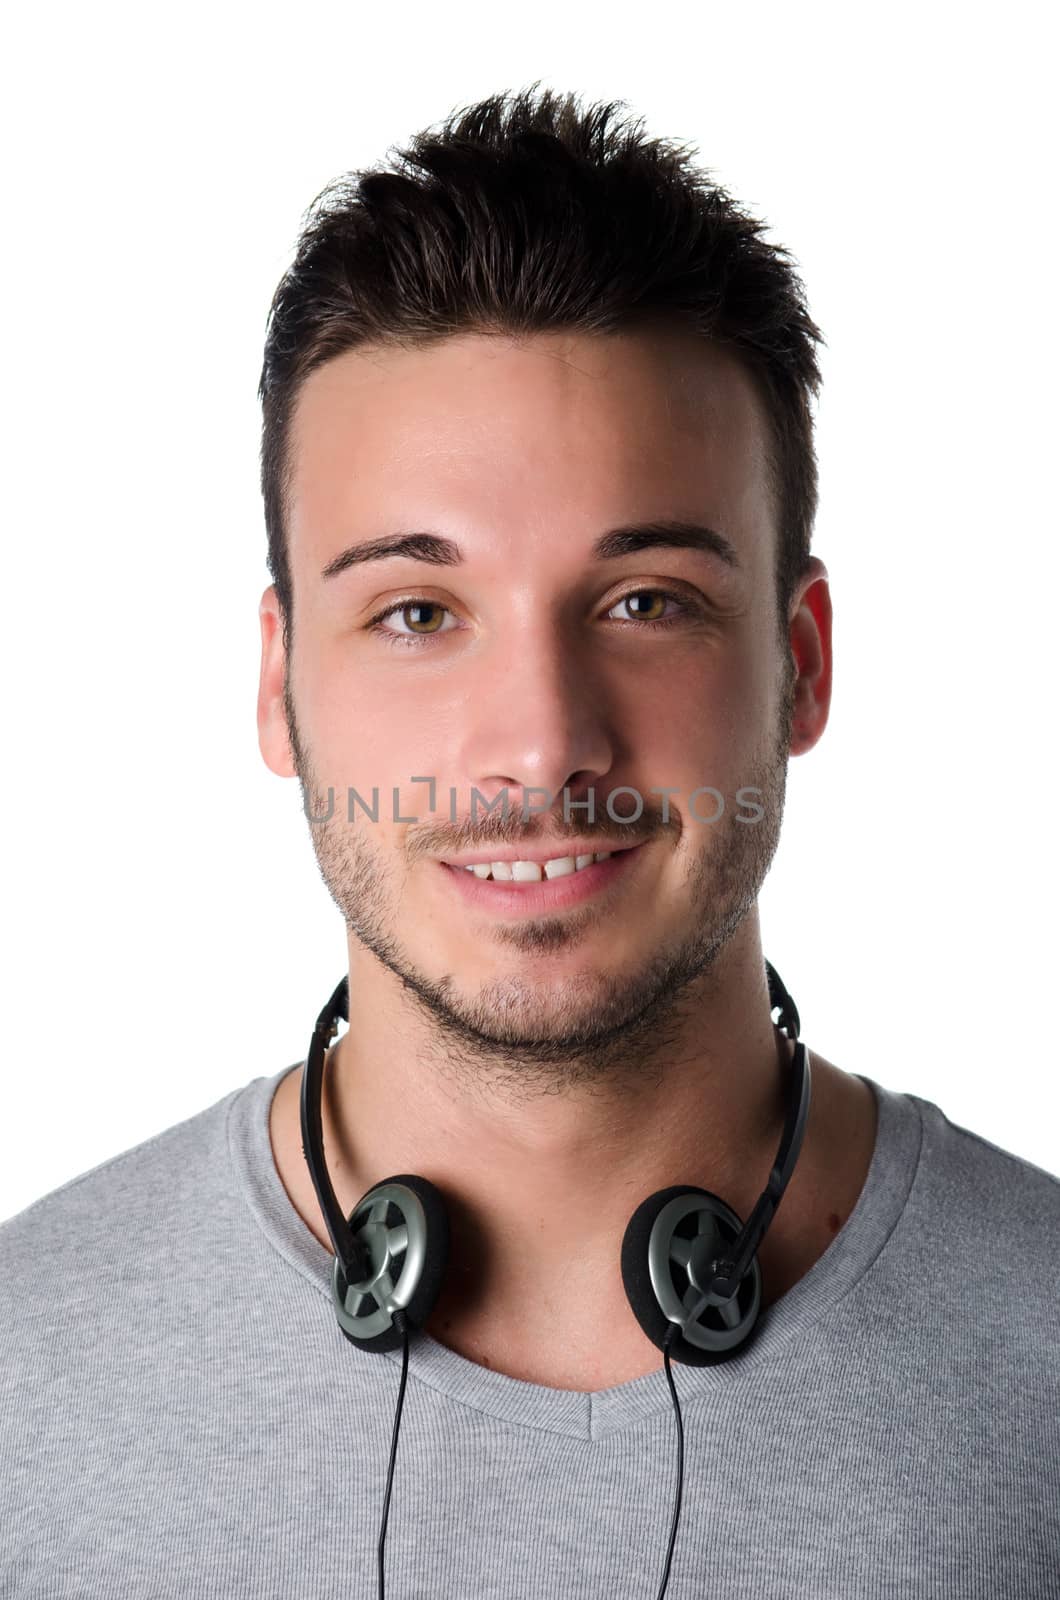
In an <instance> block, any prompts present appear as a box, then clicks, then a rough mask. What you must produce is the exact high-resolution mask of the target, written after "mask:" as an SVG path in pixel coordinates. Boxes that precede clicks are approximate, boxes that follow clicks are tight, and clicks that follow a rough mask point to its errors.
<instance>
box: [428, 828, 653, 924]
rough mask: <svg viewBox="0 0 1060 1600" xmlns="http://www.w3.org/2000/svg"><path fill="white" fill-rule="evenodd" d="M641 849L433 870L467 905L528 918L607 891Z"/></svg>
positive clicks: (622, 848) (448, 865)
mask: <svg viewBox="0 0 1060 1600" xmlns="http://www.w3.org/2000/svg"><path fill="white" fill-rule="evenodd" d="M646 842H647V841H645V843H646ZM643 848H644V845H643V844H636V845H626V846H620V847H619V848H617V849H615V850H594V851H592V852H591V853H590V852H589V851H580V852H577V853H576V854H574V855H569V856H549V857H545V858H543V859H541V860H537V861H528V860H526V859H523V858H510V859H507V860H505V859H503V858H502V859H500V860H494V861H453V862H445V861H443V862H440V863H439V865H440V866H441V867H442V869H443V871H444V872H445V875H446V877H447V878H448V879H449V880H450V882H451V883H452V884H453V887H454V889H457V890H459V891H460V892H461V895H462V897H463V898H464V899H465V900H466V901H467V902H468V903H470V904H472V905H477V906H479V907H480V908H481V909H483V910H492V911H495V912H498V913H499V914H500V915H502V916H506V915H511V916H517V915H520V914H522V915H526V914H531V915H532V914H535V913H541V914H544V913H547V912H550V911H560V910H563V909H564V908H565V907H567V906H575V905H578V904H580V903H581V902H582V901H584V900H586V899H589V898H591V897H592V896H593V895H595V894H597V893H599V892H600V891H602V890H604V889H606V888H608V887H609V885H610V884H612V883H613V882H617V879H618V878H619V877H621V876H623V875H624V872H625V869H626V868H627V866H629V865H630V864H631V863H632V862H634V861H636V860H638V859H639V857H640V854H641V851H642V850H643Z"/></svg>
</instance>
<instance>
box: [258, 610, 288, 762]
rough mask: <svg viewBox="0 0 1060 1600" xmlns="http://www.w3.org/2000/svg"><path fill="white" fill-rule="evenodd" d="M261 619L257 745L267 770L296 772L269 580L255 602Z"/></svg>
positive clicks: (277, 623)
mask: <svg viewBox="0 0 1060 1600" xmlns="http://www.w3.org/2000/svg"><path fill="white" fill-rule="evenodd" d="M258 620H259V621H260V623H261V675H260V677H259V679H258V748H259V749H260V751H261V754H262V759H263V760H264V762H265V765H266V766H267V767H268V768H269V771H270V772H275V774H276V776H277V777H278V778H293V777H294V776H295V770H296V769H295V764H294V757H293V755H292V753H291V740H290V733H289V730H288V727H287V712H286V709H285V707H284V703H283V684H284V673H285V670H286V665H287V652H286V650H285V649H284V644H283V621H282V618H281V616H280V605H279V601H278V600H277V598H276V588H275V585H274V584H271V583H270V584H269V587H268V588H267V589H266V590H265V593H264V594H263V595H262V597H261V604H260V605H259V606H258Z"/></svg>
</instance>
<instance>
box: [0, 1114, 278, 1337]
mask: <svg viewBox="0 0 1060 1600" xmlns="http://www.w3.org/2000/svg"><path fill="white" fill-rule="evenodd" d="M247 1087H249V1086H248V1085H243V1086H242V1087H240V1088H237V1089H234V1090H231V1091H230V1092H229V1093H228V1094H226V1095H224V1096H223V1097H222V1098H221V1099H220V1100H217V1101H215V1102H214V1103H213V1104H212V1105H209V1106H207V1107H206V1108H205V1109H203V1110H201V1111H198V1112H196V1113H195V1114H194V1115H192V1116H191V1117H186V1118H184V1119H182V1120H181V1121H179V1122H176V1123H173V1124H172V1125H171V1126H169V1127H167V1128H164V1129H163V1130H162V1131H161V1132H160V1133H156V1134H153V1135H152V1136H151V1137H149V1138H147V1139H144V1140H142V1141H141V1142H140V1143H138V1144H135V1145H132V1146H130V1147H129V1148H127V1149H125V1150H121V1151H119V1152H118V1153H117V1154H116V1155H113V1156H110V1157H108V1158H107V1159H106V1160H105V1161H102V1162H100V1163H99V1164H98V1165H97V1166H95V1167H91V1168H89V1169H88V1170H87V1171H85V1172H82V1173H79V1174H78V1175H77V1176H76V1177H74V1178H71V1179H69V1180H68V1181H67V1182H66V1183H63V1184H61V1185H59V1187H58V1188H55V1189H52V1190H50V1191H49V1192H48V1193H47V1194H44V1195H42V1196H41V1197H40V1198H39V1199H37V1200H34V1201H32V1202H31V1204H30V1205H28V1206H26V1207H25V1208H24V1209H23V1210H22V1211H19V1212H16V1214H15V1215H14V1216H12V1217H8V1218H7V1219H5V1220H4V1221H3V1222H0V1278H2V1280H3V1282H4V1284H5V1290H6V1292H5V1295H4V1304H5V1306H6V1308H7V1312H6V1314H5V1315H3V1316H0V1321H2V1322H6V1321H7V1318H8V1316H11V1317H13V1318H16V1319H17V1320H19V1321H20V1322H22V1323H25V1321H26V1319H27V1317H30V1318H32V1316H33V1313H34V1312H35V1311H42V1312H43V1311H45V1310H46V1309H48V1308H51V1310H52V1312H53V1313H56V1314H57V1313H59V1312H60V1310H62V1309H63V1308H65V1310H69V1309H72V1304H71V1303H72V1302H73V1303H74V1304H76V1302H77V1300H78V1299H80V1298H82V1297H84V1296H85V1295H87V1294H89V1293H93V1294H98V1293H99V1292H100V1291H101V1290H102V1289H103V1286H104V1284H105V1282H106V1280H107V1279H108V1278H112V1279H115V1280H121V1279H124V1280H126V1281H128V1280H129V1278H130V1277H131V1276H132V1275H133V1264H134V1262H135V1261H136V1260H137V1259H138V1258H139V1259H142V1257H143V1252H144V1251H145V1250H150V1251H154V1250H156V1249H159V1248H161V1247H160V1243H159V1241H161V1240H162V1239H164V1238H166V1237H167V1236H168V1237H169V1239H170V1241H171V1243H176V1241H177V1240H178V1239H179V1240H180V1241H181V1242H184V1241H185V1240H186V1239H187V1230H188V1229H189V1227H191V1228H194V1226H195V1219H196V1218H198V1217H201V1216H203V1215H204V1214H206V1212H207V1211H208V1210H209V1208H210V1206H211V1203H212V1202H213V1201H215V1200H216V1198H217V1196H218V1194H219V1192H220V1191H221V1190H225V1189H227V1188H229V1187H230V1183H231V1176H230V1174H231V1163H230V1161H229V1159H228V1151H227V1119H228V1113H229V1111H230V1109H231V1106H232V1104H233V1102H234V1101H235V1099H236V1098H237V1097H238V1095H240V1094H241V1093H243V1092H244V1089H245V1088H247ZM175 1230H176V1231H175Z"/></svg>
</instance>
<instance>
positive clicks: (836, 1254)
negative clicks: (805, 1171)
mask: <svg viewBox="0 0 1060 1600" xmlns="http://www.w3.org/2000/svg"><path fill="white" fill-rule="evenodd" d="M292 1070H293V1068H290V1067H286V1068H284V1069H283V1071H281V1072H279V1073H276V1074H275V1075H274V1076H272V1077H259V1078H255V1079H254V1080H253V1081H252V1082H250V1083H248V1084H247V1085H246V1086H245V1087H243V1088H241V1089H239V1090H236V1091H233V1092H232V1093H231V1094H228V1095H226V1096H225V1097H224V1098H223V1099H222V1100H220V1101H218V1103H217V1104H216V1105H214V1106H212V1107H210V1108H209V1109H208V1110H206V1111H203V1112H201V1113H200V1114H199V1115H198V1116H195V1117H192V1118H190V1119H189V1120H188V1121H186V1122H182V1123H180V1124H178V1125H177V1126H175V1127H172V1128H170V1129H168V1130H167V1131H166V1132H164V1133H162V1134H159V1135H158V1136H157V1137H156V1138H153V1139H149V1140H147V1141H146V1142H145V1143H144V1144H141V1145H139V1146H137V1147H136V1148H135V1149H132V1150H129V1151H127V1152H125V1153H124V1154H121V1155H118V1156H115V1157H114V1158H113V1159H112V1160H110V1161H107V1162H104V1163H103V1165H102V1166H99V1167H97V1168H95V1169H94V1170H93V1171H91V1172H88V1173H85V1174H83V1175H82V1176H81V1177H79V1178H75V1179H74V1180H73V1181H72V1182H70V1183H67V1184H65V1185H64V1186H63V1187H62V1188H60V1189H57V1190H55V1191H54V1192H53V1193H52V1194H49V1195H46V1196H45V1197H44V1198H43V1199H41V1200H38V1201H36V1202H35V1203H34V1204H33V1205H31V1206H29V1207H28V1208H27V1209H26V1210H25V1211H23V1212H21V1213H20V1214H19V1215H18V1216H16V1217H13V1218H12V1219H10V1220H9V1221H8V1222H6V1223H4V1224H3V1225H2V1226H0V1285H2V1290H0V1296H2V1299H0V1428H2V1435H0V1452H2V1477H0V1596H3V1597H4V1600H7V1597H12V1596H17V1597H20V1600H21V1597H26V1600H29V1597H31V1596H32V1597H38V1596H40V1597H45V1596H46V1597H47V1600H65V1597H68V1596H75V1595H76V1596H79V1597H81V1596H93V1597H95V1600H109V1597H116V1596H129V1597H135V1600H162V1597H166V1600H169V1597H174V1600H176V1597H178V1596H179V1597H180V1600H207V1597H209V1600H267V1597H275V1600H302V1597H305V1600H375V1596H376V1594H377V1565H376V1562H377V1555H376V1547H377V1541H378V1536H379V1525H380V1516H381V1511H382V1502H383V1493H384V1489H385V1485H386V1474H387V1466H388V1462H389V1454H390V1442H391V1432H392V1428H393V1421H394V1408H395V1402H396V1399H397V1392H398V1385H399V1381H400V1374H401V1352H400V1350H398V1351H396V1352H388V1353H387V1354H369V1353H367V1352H365V1351H362V1350H359V1349H356V1348H355V1347H354V1346H353V1345H351V1344H350V1343H349V1342H348V1341H347V1340H346V1339H345V1338H344V1337H343V1335H342V1334H341V1332H340V1331H339V1328H338V1325H337V1322H336V1319H335V1315H334V1312H333V1310H332V1305H331V1299H330V1287H329V1285H330V1271H331V1262H332V1258H331V1256H330V1254H329V1253H328V1252H327V1251H326V1250H325V1249H324V1248H323V1246H322V1245H321V1244H320V1243H319V1242H318V1241H317V1240H316V1239H315V1238H314V1236H313V1235H312V1234H311V1233H310V1232H309V1230H308V1228H307V1227H306V1226H305V1224H304V1223H303V1222H302V1221H301V1219H300V1218H299V1216H298V1214H297V1213H296V1212H295V1211H294V1209H293V1208H292V1206H291V1203H290V1201H289V1199H288V1197H287V1195H286V1193H285V1191H284V1188H283V1186H282V1184H281V1182H280V1179H279V1175H278V1173H277V1172H276V1168H275V1165H274V1163H273V1159H272V1152H271V1148H270V1145H269V1135H268V1110H269V1103H270V1100H271V1096H272V1094H273V1093H274V1091H275V1089H276V1087H277V1085H278V1084H279V1082H280V1080H281V1078H282V1077H283V1076H284V1073H286V1072H289V1071H292ZM865 1081H866V1082H868V1083H869V1084H870V1085H871V1087H872V1089H873V1091H874V1093H875V1094H876V1097H877V1100H878V1103H879V1125H878V1133H877V1140H876V1148H875V1151H874V1154H873V1158H872V1163H871V1166H870V1168H869V1172H868V1176H867V1179H866V1182H865V1186H864V1189H863V1191H862V1193H861V1196H860V1198H859V1200H858V1203H857V1205H856V1206H855V1208H854V1210H853V1212H852V1213H851V1215H850V1217H849V1218H848V1220H847V1222H846V1225H845V1226H844V1227H843V1229H842V1230H841V1232H840V1233H839V1234H838V1235H837V1236H836V1238H835V1239H834V1240H833V1242H832V1244H831V1245H830V1246H829V1248H828V1249H827V1251H826V1252H825V1254H824V1255H823V1256H822V1257H821V1258H820V1260H818V1261H817V1263H816V1264H815V1266H814V1267H813V1268H812V1269H811V1270H810V1272H809V1273H808V1274H807V1275H806V1276H805V1277H804V1278H803V1279H802V1280H801V1281H800V1282H799V1283H797V1284H796V1285H795V1286H794V1287H793V1288H792V1289H790V1290H789V1291H788V1293H787V1294H785V1295H784V1296H783V1297H782V1298H781V1299H780V1300H778V1301H776V1302H775V1303H774V1304H773V1305H772V1306H770V1307H769V1308H768V1309H767V1310H766V1312H765V1313H764V1314H763V1317H762V1321H761V1323H760V1332H759V1334H758V1336H757V1338H756V1340H755V1342H754V1343H753V1344H752V1345H751V1346H750V1347H749V1348H748V1350H747V1351H746V1352H745V1354H744V1355H742V1356H740V1357H738V1358H736V1359H734V1360H732V1361H730V1362H728V1363H725V1364H723V1365H720V1366H716V1367H699V1368H695V1367H688V1366H682V1365H679V1364H677V1363H676V1362H675V1363H674V1364H673V1367H672V1371H673V1375H674V1382H675V1384H676V1386H677V1391H678V1395H679V1398H680V1402H681V1409H682V1417H683V1423H684V1434H685V1472H684V1490H683V1499H682V1510H681V1520H680V1525H679V1528H678V1533H677V1542H676V1546H675V1550H674V1556H673V1565H672V1570H671V1573H670V1581H669V1586H668V1588H667V1600H693V1597H694V1600H706V1597H708V1596H709V1597H711V1600H714V1597H718V1600H770V1597H774V1596H799V1597H814V1600H816V1597H821V1600H823V1597H826V1596H827V1597H829V1600H833V1597H834V1600H860V1597H863V1596H878V1597H879V1600H911V1597H913V1596H917V1597H928V1596H930V1597H932V1600H979V1597H981V1600H987V1597H989V1600H1002V1597H1007V1596H1010V1597H1012V1600H1046V1597H1049V1600H1056V1597H1057V1596H1060V1291H1058V1288H1057V1278H1058V1268H1060V1248H1058V1247H1060V1182H1058V1181H1057V1179H1055V1178H1053V1177H1051V1176H1049V1174H1047V1173H1046V1172H1044V1171H1042V1170H1041V1169H1039V1168H1038V1167H1035V1166H1032V1165H1031V1164H1030V1163H1028V1162H1025V1161H1023V1160H1021V1159H1019V1158H1017V1157H1016V1156H1013V1155H1011V1154H1008V1153H1006V1152H1005V1151H1003V1150H1000V1149H998V1148H997V1147H996V1146H995V1145H993V1144H990V1143H988V1142H987V1141H986V1140H984V1139H982V1138H980V1137H979V1136H978V1135H976V1134H974V1133H970V1132H968V1131H966V1130H964V1129H962V1128H959V1127H955V1126H954V1125H953V1124H952V1123H951V1122H949V1121H948V1119H947V1118H946V1117H945V1115H944V1114H943V1113H942V1112H941V1111H940V1110H939V1109H938V1108H937V1107H936V1106H935V1105H933V1104H931V1103H930V1102H927V1101H925V1100H923V1099H921V1098H919V1097H918V1096H916V1095H912V1094H901V1093H897V1092H895V1091H891V1090H888V1089H885V1088H883V1087H882V1086H880V1085H878V1084H876V1083H875V1082H873V1080H871V1079H866V1080H865ZM631 1210H632V1208H631ZM572 1237H573V1236H572ZM620 1244H621V1241H620V1240H618V1239H616V1241H615V1271H616V1273H618V1272H619V1262H618V1253H619V1248H620ZM558 1336H559V1337H562V1333H561V1331H558ZM676 1467H677V1458H676V1427H675V1419H674V1413H673V1406H672V1402H671V1398H670V1391H669V1388H668V1386H667V1383H666V1377H665V1373H664V1371H663V1366H662V1355H661V1353H660V1356H659V1370H658V1372H657V1373H649V1374H648V1375H646V1376H644V1377H640V1378H637V1379H634V1380H633V1381H632V1382H630V1383H624V1384H621V1385H619V1387H617V1388H614V1389H607V1390H604V1391H602V1392H600V1393H596V1394H581V1393H575V1392H573V1391H569V1390H562V1389H549V1388H544V1387H541V1386H538V1385H536V1384H532V1383H525V1382H522V1381H521V1380H518V1379H515V1378H510V1377H508V1376H506V1375H505V1374H502V1373H499V1372H494V1371H492V1370H490V1369H488V1368H485V1367H480V1366H478V1365H476V1364H475V1363H473V1362H471V1361H469V1360H467V1359H466V1358H464V1357H463V1356H460V1355H457V1354H456V1353H455V1352H454V1351H451V1350H449V1349H447V1348H446V1347H445V1346H443V1345H441V1344H439V1343H438V1342H437V1341H435V1340H434V1339H432V1338H430V1337H429V1336H427V1335H424V1334H422V1333H416V1334H414V1335H413V1336H412V1342H411V1345H410V1356H409V1377H408V1388H407V1391H406V1395H405V1406H404V1414H403V1417H402V1421H401V1430H400V1435H399V1439H398V1449H397V1460H396V1465H395V1475H394V1486H393V1494H392V1500H391V1506H390V1516H389V1523H388V1530H387V1537H386V1595H387V1597H388V1600H413V1597H416V1600H583V1597H584V1600H656V1597H657V1595H658V1591H659V1585H660V1582H661V1579H662V1571H663V1566H664V1562H665V1557H666V1549H667V1544H668V1541H669V1536H670V1524H671V1518H672V1512H673V1497H674V1487H675V1480H676Z"/></svg>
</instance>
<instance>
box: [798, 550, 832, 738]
mask: <svg viewBox="0 0 1060 1600" xmlns="http://www.w3.org/2000/svg"><path fill="white" fill-rule="evenodd" d="M788 639H789V641H790V644H791V654H792V657H793V659H794V662H795V670H796V673H797V676H796V678H795V682H794V684H793V686H792V691H791V692H792V719H791V754H792V755H793V756H801V755H802V754H804V752H805V751H807V750H812V749H813V747H814V745H815V744H816V743H817V741H818V739H819V738H820V737H821V735H822V733H823V732H824V730H825V726H826V724H827V722H828V708H829V706H830V705H831V703H832V597H831V594H830V592H829V589H828V569H827V568H826V567H825V564H824V562H823V561H820V560H818V558H817V557H816V556H811V557H810V564H809V567H808V568H807V570H806V572H805V573H804V575H803V576H802V577H801V578H800V579H799V582H798V584H797V585H796V587H795V592H794V594H793V595H792V597H791V606H790V608H789V611H788Z"/></svg>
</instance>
